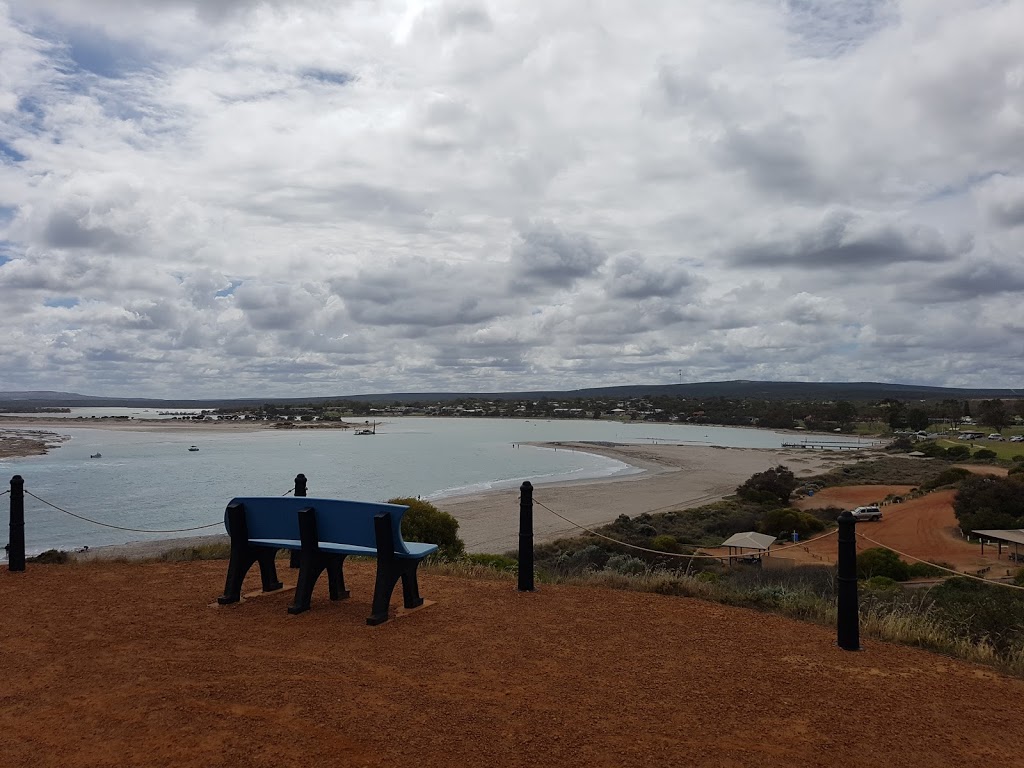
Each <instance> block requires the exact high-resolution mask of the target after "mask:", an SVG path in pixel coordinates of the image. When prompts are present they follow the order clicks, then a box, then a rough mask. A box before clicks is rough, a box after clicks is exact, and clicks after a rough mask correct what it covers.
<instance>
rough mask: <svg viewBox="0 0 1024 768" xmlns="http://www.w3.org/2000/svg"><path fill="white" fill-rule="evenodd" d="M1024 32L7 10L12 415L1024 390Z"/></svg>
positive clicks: (267, 9)
mask: <svg viewBox="0 0 1024 768" xmlns="http://www.w3.org/2000/svg"><path fill="white" fill-rule="evenodd" d="M1022 28H1024V5H1022V4H1020V3H1005V2H1004V3H999V2H965V3H953V4H948V3H947V4H938V5H937V4H934V3H922V2H918V3H908V2H900V3H897V2H888V1H887V0H851V1H850V2H846V3H815V2H809V1H808V0H787V2H780V3H764V2H750V1H749V0H721V2H715V3H702V4H684V5H680V4H679V3H675V2H670V1H669V0H650V2H647V3H645V4H644V12H643V13H637V12H636V11H635V10H634V9H631V8H628V7H626V6H624V5H616V4H614V3H605V4H600V3H598V4H593V3H586V2H582V0H566V1H565V2H562V3H542V2H534V1H533V0H524V2H522V3H517V4H514V5H511V4H500V3H494V2H488V1H486V0H429V1H428V2H417V3H399V2H390V0H384V1H383V2H379V3H371V4H366V3H325V2H321V1H320V0H295V1H294V2H279V1H277V0H244V1H242V2H229V1H228V0H216V1H213V2H209V1H208V2H201V1H200V0H95V2H90V3H71V2H63V0H7V2H6V3H3V4H0V118H2V119H0V306H3V308H4V333H3V334H0V356H2V358H3V359H4V361H5V362H7V361H10V363H9V365H5V368H4V373H3V374H2V375H0V378H2V381H0V389H56V390H60V389H71V390H77V391H83V392H89V393H95V394H122V395H151V396H166V395H168V394H171V395H182V396H185V395H189V396H224V395H243V394H257V393H258V394H261V395H302V394H310V395H313V394H323V395H332V394H346V393H358V392H372V391H375V390H376V391H382V390H410V389H419V390H458V389H475V390H478V391H481V390H482V391H486V390H488V389H522V388H530V389H534V388H548V387H556V386H566V387H581V386H587V385H601V384H622V383H629V382H635V381H640V382H672V381H677V380H678V374H679V371H684V373H685V375H686V376H687V377H688V378H690V379H691V380H696V379H722V378H775V379H782V378H789V379H793V378H798V379H799V378H804V379H829V378H831V379H847V380H849V379H860V378H864V376H865V374H864V372H865V371H870V372H871V378H875V379H884V378H889V379H892V380H896V381H916V382H919V383H931V384H949V385H973V386H1002V385H1007V384H1011V385H1012V384H1013V383H1015V382H1017V381H1018V380H1019V377H1020V375H1021V374H1022V373H1024V371H1022V370H1021V364H1020V363H1019V362H1017V361H1019V360H1021V359H1024V347H1022V346H1021V345H1022V344H1024V342H1022V341H1021V340H1020V339H1021V338H1024V337H1022V335H1021V328H1020V321H1018V320H1017V319H1016V318H1017V317H1018V316H1019V314H1020V313H1019V308H1018V306H1019V303H1020V296H1021V293H1022V292H1024V286H1022V285H1021V279H1020V273H1021V253H1024V202H1022V201H1024V186H1022V183H1024V182H1022V181H1021V180H1022V179H1024V161H1022V157H1021V153H1020V147H1021V146H1024V121H1022V120H1021V115H1022V114H1024V101H1022V96H1021V94H1022V91H1021V72H1024V51H1022V49H1021V46H1020V41H1019V36H1020V35H1019V30H1020V29H1022ZM978 41H984V44H979V43H978ZM879 73H885V74H884V76H880V75H879ZM996 349H1001V350H1002V351H1001V353H1000V354H999V355H993V354H992V350H996Z"/></svg>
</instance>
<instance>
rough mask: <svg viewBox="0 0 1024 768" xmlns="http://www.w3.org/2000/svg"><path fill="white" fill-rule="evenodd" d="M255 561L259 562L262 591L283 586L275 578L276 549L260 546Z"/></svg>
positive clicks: (272, 590) (271, 590)
mask: <svg viewBox="0 0 1024 768" xmlns="http://www.w3.org/2000/svg"><path fill="white" fill-rule="evenodd" d="M259 549H260V552H259V553H258V554H257V555H256V562H258V563H259V564H260V579H261V580H262V581H263V591H264V592H274V591H275V590H278V589H280V588H281V587H283V586H284V584H282V583H281V582H280V581H278V578H277V562H276V558H277V550H276V549H268V548H267V547H260V548H259Z"/></svg>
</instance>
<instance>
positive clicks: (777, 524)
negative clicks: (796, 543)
mask: <svg viewBox="0 0 1024 768" xmlns="http://www.w3.org/2000/svg"><path fill="white" fill-rule="evenodd" d="M760 528H761V533H768V534H771V535H772V536H778V535H779V534H780V533H783V532H787V533H788V532H789V531H796V532H797V533H799V534H800V536H801V537H802V538H805V537H807V536H809V535H810V534H812V533H817V532H818V531H823V530H825V523H823V522H822V521H821V520H819V519H818V518H817V517H815V516H814V515H812V514H810V513H808V512H802V511H800V510H799V509H790V508H789V507H783V508H782V509H769V510H768V511H767V512H765V513H764V518H763V519H762V521H761V525H760Z"/></svg>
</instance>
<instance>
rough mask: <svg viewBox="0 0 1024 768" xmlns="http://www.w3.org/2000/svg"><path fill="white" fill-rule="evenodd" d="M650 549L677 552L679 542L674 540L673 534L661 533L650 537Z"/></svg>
mask: <svg viewBox="0 0 1024 768" xmlns="http://www.w3.org/2000/svg"><path fill="white" fill-rule="evenodd" d="M651 549H658V550H661V551H662V552H678V551H679V543H678V542H677V541H676V537H675V536H670V535H669V534H667V533H663V534H661V535H659V536H655V537H654V538H653V539H651Z"/></svg>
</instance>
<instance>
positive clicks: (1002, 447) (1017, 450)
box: [935, 437, 1024, 461]
mask: <svg viewBox="0 0 1024 768" xmlns="http://www.w3.org/2000/svg"><path fill="white" fill-rule="evenodd" d="M935 442H936V443H937V444H938V445H941V446H942V447H943V448H950V447H952V446H954V445H967V446H970V448H971V453H972V454H973V453H974V452H975V451H978V450H980V449H982V448H988V449H989V450H990V451H995V452H996V456H997V457H999V458H1000V459H1006V460H1007V461H1009V460H1011V459H1013V457H1014V456H1024V443H1009V442H1000V441H998V440H989V439H988V438H987V437H986V438H982V439H981V440H972V441H971V442H967V441H966V440H936V441H935Z"/></svg>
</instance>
